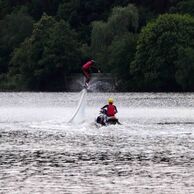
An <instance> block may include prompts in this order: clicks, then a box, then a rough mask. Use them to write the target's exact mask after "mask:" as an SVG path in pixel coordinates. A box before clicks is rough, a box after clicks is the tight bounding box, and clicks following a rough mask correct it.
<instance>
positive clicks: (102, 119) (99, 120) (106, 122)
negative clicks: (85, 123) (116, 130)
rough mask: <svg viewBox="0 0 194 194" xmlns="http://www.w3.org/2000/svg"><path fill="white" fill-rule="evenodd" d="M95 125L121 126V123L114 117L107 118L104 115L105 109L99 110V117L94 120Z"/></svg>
mask: <svg viewBox="0 0 194 194" xmlns="http://www.w3.org/2000/svg"><path fill="white" fill-rule="evenodd" d="M96 124H97V125H101V126H108V125H116V124H119V125H121V123H120V122H119V120H118V119H117V118H116V117H108V116H107V115H106V110H105V109H101V110H100V113H99V116H98V117H97V118H96Z"/></svg>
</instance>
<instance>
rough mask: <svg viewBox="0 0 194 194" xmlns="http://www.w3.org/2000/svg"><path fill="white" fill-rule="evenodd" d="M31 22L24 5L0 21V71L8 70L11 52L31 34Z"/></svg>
mask: <svg viewBox="0 0 194 194" xmlns="http://www.w3.org/2000/svg"><path fill="white" fill-rule="evenodd" d="M33 22H34V21H33V19H32V18H31V17H30V16H29V15H28V14H27V13H26V8H25V7H24V8H22V9H20V10H19V11H18V12H12V13H11V14H10V15H7V16H6V17H5V18H4V19H3V20H1V21H0V73H6V72H7V71H8V64H9V61H10V55H11V53H12V52H13V50H14V49H15V48H16V47H18V46H19V44H20V43H21V42H23V41H24V39H25V38H26V37H28V36H30V35H31V33H32V27H33Z"/></svg>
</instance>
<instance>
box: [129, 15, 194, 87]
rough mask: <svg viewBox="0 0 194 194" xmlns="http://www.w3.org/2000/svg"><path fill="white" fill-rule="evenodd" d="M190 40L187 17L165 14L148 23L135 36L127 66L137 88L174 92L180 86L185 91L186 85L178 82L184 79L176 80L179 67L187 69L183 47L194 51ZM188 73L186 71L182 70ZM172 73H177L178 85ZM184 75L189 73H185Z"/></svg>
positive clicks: (193, 27) (193, 28) (193, 22)
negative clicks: (134, 49)
mask: <svg viewBox="0 0 194 194" xmlns="http://www.w3.org/2000/svg"><path fill="white" fill-rule="evenodd" d="M193 37H194V18H192V17H191V16H187V15H184V16H182V15H179V14H165V15H162V16H160V17H159V18H158V19H157V20H156V21H154V22H151V23H149V24H148V25H147V26H146V27H145V28H144V29H143V30H142V32H141V34H140V36H139V40H138V45H137V52H136V56H135V61H134V62H133V63H132V65H131V73H132V74H133V76H134V78H135V79H136V83H137V88H139V89H142V90H143V89H144V90H155V91H157V90H159V91H165V90H170V91H171V90H178V89H179V84H180V85H181V86H183V85H184V88H185V89H186V88H188V89H189V88H190V86H185V83H184V84H183V83H181V80H183V81H184V80H185V78H180V77H181V76H180V73H181V72H180V69H179V68H183V67H182V66H183V65H184V66H185V68H188V67H187V66H186V65H189V64H188V62H187V59H186V58H187V54H186V53H185V52H186V51H187V50H185V48H187V47H191V48H194V39H193ZM181 51H184V53H185V54H182V53H181ZM189 51H190V50H189ZM182 55H184V59H185V60H184V61H185V64H183V58H182V59H181V57H182ZM178 56H179V57H178ZM180 56H181V57H180ZM188 57H189V56H188ZM188 60H189V62H191V61H192V58H191V57H189V59H188ZM176 64H177V65H176ZM189 70H190V69H189V68H188V69H185V70H184V71H189ZM177 71H178V73H177ZM175 74H177V77H178V80H179V81H178V82H177V80H176V77H175ZM185 75H189V74H188V73H185ZM185 75H184V76H185ZM184 76H183V77H184ZM138 80H141V82H138Z"/></svg>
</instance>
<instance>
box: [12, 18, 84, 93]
mask: <svg viewBox="0 0 194 194" xmlns="http://www.w3.org/2000/svg"><path fill="white" fill-rule="evenodd" d="M79 63H80V52H79V43H78V42H77V41H76V34H75V33H74V32H73V31H72V30H71V29H70V28H69V25H68V24H67V23H66V22H64V21H59V22H57V21H56V20H55V19H54V18H53V17H51V16H47V15H43V17H42V18H41V19H40V21H38V22H37V23H36V24H35V25H34V30H33V33H32V36H31V37H30V38H29V39H26V40H25V42H24V43H23V44H22V45H21V47H20V48H18V49H16V50H15V52H14V55H13V58H12V61H11V64H12V68H11V71H10V75H11V76H12V75H13V76H14V75H17V76H15V80H16V84H17V87H19V88H20V87H21V88H23V89H24V90H26V89H30V90H42V91H45V90H51V91H59V90H64V89H65V77H66V76H67V75H69V74H70V73H72V72H73V71H76V69H77V68H76V65H77V66H78V65H79Z"/></svg>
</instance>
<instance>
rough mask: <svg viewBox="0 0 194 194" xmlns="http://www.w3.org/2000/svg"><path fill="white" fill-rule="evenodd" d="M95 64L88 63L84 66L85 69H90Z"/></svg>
mask: <svg viewBox="0 0 194 194" xmlns="http://www.w3.org/2000/svg"><path fill="white" fill-rule="evenodd" d="M93 63H94V62H93V61H88V62H87V63H85V64H84V65H83V67H82V68H83V69H89V68H90V67H91V66H92V64H93Z"/></svg>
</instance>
